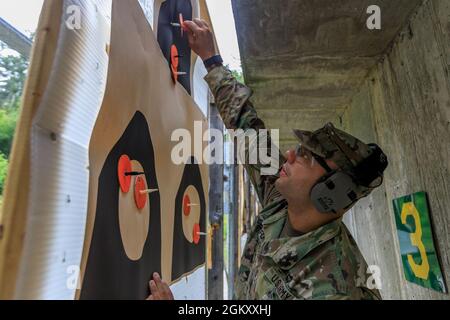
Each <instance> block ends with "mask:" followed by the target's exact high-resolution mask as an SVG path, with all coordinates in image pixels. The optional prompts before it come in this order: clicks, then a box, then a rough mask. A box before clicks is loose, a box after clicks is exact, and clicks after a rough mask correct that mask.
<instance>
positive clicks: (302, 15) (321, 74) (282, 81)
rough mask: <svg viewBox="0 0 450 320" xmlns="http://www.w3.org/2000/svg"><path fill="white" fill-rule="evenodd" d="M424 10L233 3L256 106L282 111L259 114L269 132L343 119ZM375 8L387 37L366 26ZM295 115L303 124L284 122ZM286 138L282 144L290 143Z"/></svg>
mask: <svg viewBox="0 0 450 320" xmlns="http://www.w3.org/2000/svg"><path fill="white" fill-rule="evenodd" d="M421 3H422V0H396V1H392V0H377V1H375V2H374V1H373V0H315V1H309V0H286V1H279V0H264V1H261V0H232V4H233V11H234V16H235V22H236V30H237V35H238V42H239V48H240V52H241V59H242V64H243V66H242V67H243V71H244V77H245V80H246V83H247V84H248V85H249V86H250V87H251V88H252V89H253V91H254V96H253V99H252V101H253V103H254V105H255V107H256V108H257V110H258V111H265V110H266V109H270V110H273V109H276V110H278V112H262V113H261V112H260V114H261V116H262V118H263V120H264V121H265V122H266V123H267V124H268V125H270V126H277V125H280V126H281V127H286V126H290V125H292V126H293V127H308V126H311V124H314V127H319V126H321V125H323V122H325V121H331V120H332V119H336V116H335V115H336V114H339V113H340V111H341V110H343V108H345V107H346V106H348V105H350V104H351V101H352V98H353V96H354V95H355V94H356V93H357V92H358V89H359V88H360V86H361V84H362V83H363V81H364V79H365V78H366V77H367V75H368V73H369V71H370V70H371V69H373V68H374V67H375V65H376V63H377V62H378V61H380V58H381V56H382V54H383V53H384V52H386V50H387V49H388V48H389V47H390V45H391V43H392V41H393V40H394V38H395V36H396V35H397V34H398V33H399V31H400V30H401V28H402V27H403V26H404V25H405V24H406V23H407V22H408V19H409V17H410V15H411V14H412V13H413V12H414V10H415V9H416V8H417V7H418V6H419V5H420V4H421ZM373 4H376V5H378V6H379V7H380V8H381V27H382V29H381V30H369V29H368V28H367V26H366V21H367V18H368V17H369V15H368V14H367V8H368V7H369V6H370V5H373ZM293 108H298V109H299V113H298V114H302V117H294V118H292V117H289V116H285V115H286V114H288V112H287V110H288V109H289V110H292V109H293ZM318 111H320V112H322V113H324V112H325V114H326V112H328V115H326V116H324V115H320V113H318ZM308 113H310V114H309V115H308ZM332 115H334V116H332ZM272 117H273V118H272ZM280 117H281V118H282V120H277V119H278V118H280ZM297 121H298V122H297ZM284 134H285V133H284V131H283V134H282V136H281V139H282V140H286V141H288V140H289V139H290V138H289V137H288V136H284ZM286 134H287V131H286Z"/></svg>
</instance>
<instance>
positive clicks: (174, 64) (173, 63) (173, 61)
mask: <svg viewBox="0 0 450 320" xmlns="http://www.w3.org/2000/svg"><path fill="white" fill-rule="evenodd" d="M178 65H179V55H178V48H177V46H176V45H174V44H173V45H172V46H171V47H170V70H171V71H172V80H173V81H174V82H177V81H178Z"/></svg>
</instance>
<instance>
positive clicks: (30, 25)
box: [0, 0, 241, 70]
mask: <svg viewBox="0 0 450 320" xmlns="http://www.w3.org/2000/svg"><path fill="white" fill-rule="evenodd" d="M43 2H44V0H0V17H2V18H3V19H4V20H6V21H7V22H9V23H10V24H11V25H13V26H14V27H15V28H16V29H18V30H19V31H21V32H22V33H24V34H27V35H28V34H30V32H34V31H35V30H36V27H37V24H38V21H39V14H40V11H41V8H42V4H43ZM206 2H207V4H208V8H209V11H210V15H211V20H212V22H213V28H214V31H215V33H216V38H217V42H218V46H219V50H220V53H221V55H222V57H223V60H224V63H225V64H227V65H229V66H230V68H231V69H233V70H241V62H240V56H239V47H238V42H237V37H236V30H235V25H234V17H233V11H232V8H231V0H206Z"/></svg>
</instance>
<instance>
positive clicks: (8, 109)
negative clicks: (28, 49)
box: [0, 43, 28, 197]
mask: <svg viewBox="0 0 450 320" xmlns="http://www.w3.org/2000/svg"><path fill="white" fill-rule="evenodd" d="M5 48H7V47H6V46H5V44H2V43H0V195H1V194H2V193H3V188H4V183H5V178H6V173H7V171H8V158H9V154H10V152H11V145H12V141H13V136H14V131H15V128H16V123H17V117H18V113H19V111H18V110H19V106H20V99H21V96H22V91H23V87H24V83H25V78H26V73H27V70H28V61H27V59H26V58H24V57H22V56H15V55H7V56H6V55H1V54H2V52H1V50H2V49H5ZM0 197H1V196H0Z"/></svg>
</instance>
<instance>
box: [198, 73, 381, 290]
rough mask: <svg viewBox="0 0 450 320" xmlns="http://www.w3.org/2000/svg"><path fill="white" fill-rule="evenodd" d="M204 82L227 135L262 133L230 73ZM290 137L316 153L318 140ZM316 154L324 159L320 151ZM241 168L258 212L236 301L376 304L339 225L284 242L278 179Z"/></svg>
mask: <svg viewBox="0 0 450 320" xmlns="http://www.w3.org/2000/svg"><path fill="white" fill-rule="evenodd" d="M205 80H206V81H207V82H208V84H209V86H210V89H211V91H212V93H213V95H214V97H215V104H216V106H217V108H218V109H219V112H220V114H221V116H222V119H223V121H224V123H225V125H226V127H227V128H228V129H239V128H240V129H243V130H246V129H251V128H252V129H256V130H258V129H262V128H264V123H263V122H262V121H261V119H259V118H258V116H257V114H256V111H255V109H254V107H253V106H252V104H251V102H250V101H249V98H250V96H251V94H252V93H251V90H250V89H249V88H248V87H246V86H244V85H243V84H240V83H238V82H237V81H236V80H235V78H234V77H233V76H232V74H231V72H230V71H228V70H227V69H226V68H225V67H223V66H217V67H215V68H214V69H212V70H211V71H210V72H209V73H208V75H207V76H206V77H205ZM295 134H296V135H297V136H298V137H299V139H300V140H303V141H304V142H305V144H306V145H308V143H309V146H310V147H311V149H313V150H316V149H317V148H318V147H319V146H318V145H319V143H317V145H316V146H314V142H318V141H319V140H320V139H316V138H317V137H315V136H314V134H313V133H310V132H306V131H296V132H295ZM342 134H345V133H342ZM302 138H303V139H302ZM319 138H320V137H319ZM328 149H329V148H328ZM322 151H323V152H322V154H321V155H323V156H326V155H325V154H324V152H325V151H326V150H325V151H324V150H322ZM317 152H319V154H320V152H321V151H320V150H317ZM327 156H328V158H332V157H333V155H332V154H328V155H327ZM335 156H336V155H335ZM279 157H280V165H281V164H283V163H284V162H285V160H284V158H283V156H282V155H281V154H280V155H279ZM245 168H246V170H247V172H248V174H249V176H250V179H251V181H252V183H253V185H254V186H255V189H256V191H257V194H258V198H259V200H260V202H261V204H262V207H263V209H262V210H261V212H260V214H259V215H258V217H257V219H256V221H255V223H254V225H253V226H252V229H251V231H250V233H249V235H248V239H247V244H246V246H245V249H244V252H243V256H242V259H241V266H240V269H239V273H238V276H237V279H236V285H235V298H236V299H380V298H381V297H380V294H379V292H378V291H377V290H371V289H369V288H368V287H367V285H368V282H369V284H370V285H372V283H371V281H370V280H369V281H368V276H370V275H368V274H367V264H366V262H365V261H364V258H363V257H362V255H361V253H360V251H359V249H358V247H357V245H356V243H355V241H354V240H353V238H352V237H351V235H350V233H349V231H348V230H347V228H346V227H345V226H344V224H343V223H342V222H341V220H335V221H333V222H331V223H329V224H327V225H324V226H322V227H320V228H318V229H316V230H314V231H312V232H309V233H307V234H304V235H300V236H297V237H289V236H285V235H284V234H283V233H282V230H283V227H284V226H285V223H286V221H287V202H286V200H285V199H283V197H282V196H281V195H280V194H279V193H278V191H277V190H276V189H275V186H274V182H275V180H276V179H277V178H278V176H263V175H261V174H260V169H261V165H245ZM364 192H365V193H367V190H364Z"/></svg>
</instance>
